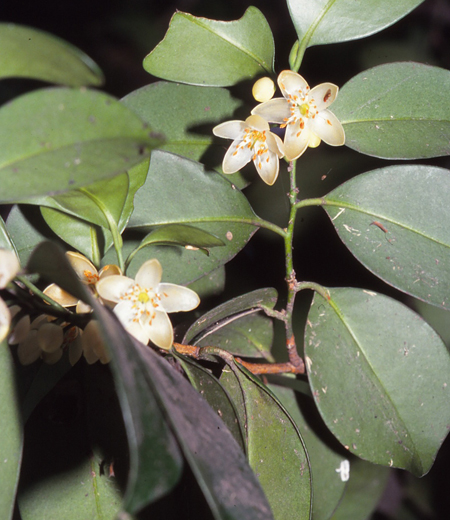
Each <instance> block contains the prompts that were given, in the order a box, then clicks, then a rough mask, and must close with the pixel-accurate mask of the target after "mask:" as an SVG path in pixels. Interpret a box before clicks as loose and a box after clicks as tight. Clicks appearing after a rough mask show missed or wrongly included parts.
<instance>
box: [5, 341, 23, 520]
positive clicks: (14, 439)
mask: <svg viewBox="0 0 450 520" xmlns="http://www.w3.org/2000/svg"><path fill="white" fill-rule="evenodd" d="M0 370H1V377H0V417H1V421H0V439H2V441H1V442H0V461H1V464H0V482H1V483H2V485H1V486H0V517H1V518H4V519H5V520H9V519H11V518H12V516H13V511H14V504H15V501H16V489H17V484H18V482H19V473H20V464H21V461H22V440H23V435H22V421H21V417H20V406H19V403H18V401H17V394H16V382H15V375H14V372H15V369H14V363H13V360H12V358H11V353H10V351H9V348H8V345H7V343H6V341H3V342H1V343H0Z"/></svg>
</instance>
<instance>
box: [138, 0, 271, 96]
mask: <svg viewBox="0 0 450 520" xmlns="http://www.w3.org/2000/svg"><path fill="white" fill-rule="evenodd" d="M274 52H275V49H274V43H273V36H272V32H271V30H270V27H269V24H268V23H267V20H266V19H265V18H264V15H263V14H262V13H261V11H259V9H257V8H256V7H249V8H248V9H247V11H246V12H245V13H244V16H243V17H242V18H241V19H239V20H235V21H232V22H222V21H216V20H209V19H207V18H198V17H196V16H192V15H191V14H188V13H183V12H180V11H178V12H176V13H175V14H174V15H173V17H172V20H171V21H170V26H169V30H168V31H167V34H166V36H165V37H164V39H163V40H162V42H161V43H159V44H158V45H157V46H156V47H155V49H153V51H152V52H151V53H150V54H149V55H148V56H146V58H145V59H144V69H145V70H146V71H147V72H149V73H150V74H153V75H154V76H157V77H159V78H163V79H167V80H170V81H179V82H180V83H189V84H192V85H200V86H214V87H226V86H230V85H234V84H236V83H238V82H239V81H242V80H244V79H251V78H253V77H254V76H257V75H258V74H270V73H271V72H272V70H273V60H274Z"/></svg>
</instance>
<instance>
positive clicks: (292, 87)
mask: <svg viewBox="0 0 450 520" xmlns="http://www.w3.org/2000/svg"><path fill="white" fill-rule="evenodd" d="M278 86H279V87H280V90H281V92H282V93H283V96H284V97H286V98H287V97H289V94H290V95H292V96H294V95H298V94H299V93H301V94H306V93H307V91H308V83H307V82H306V81H305V79H304V78H303V76H300V74H297V72H294V71H292V70H283V72H280V74H279V76H278Z"/></svg>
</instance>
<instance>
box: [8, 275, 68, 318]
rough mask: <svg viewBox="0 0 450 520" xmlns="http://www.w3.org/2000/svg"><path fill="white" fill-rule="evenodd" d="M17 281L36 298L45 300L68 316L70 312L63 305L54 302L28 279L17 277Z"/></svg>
mask: <svg viewBox="0 0 450 520" xmlns="http://www.w3.org/2000/svg"><path fill="white" fill-rule="evenodd" d="M16 279H17V280H19V281H20V282H21V283H23V285H25V287H26V288H27V289H29V290H30V291H31V292H32V293H33V294H35V295H36V296H39V298H41V299H42V300H44V301H45V302H46V303H48V304H49V305H50V306H51V307H53V308H54V309H55V310H56V311H58V312H64V313H65V314H68V313H69V311H68V310H67V309H65V308H64V307H63V306H62V305H60V304H59V303H57V302H55V300H52V298H50V297H49V296H47V295H46V294H44V293H43V292H42V291H41V290H39V289H38V288H37V287H36V286H35V285H34V284H33V283H32V282H30V280H28V278H26V277H25V276H22V275H18V276H16Z"/></svg>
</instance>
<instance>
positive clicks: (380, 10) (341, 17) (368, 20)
mask: <svg viewBox="0 0 450 520" xmlns="http://www.w3.org/2000/svg"><path fill="white" fill-rule="evenodd" d="M422 2H423V0H397V1H396V2H391V1H390V0H360V1H359V2H358V3H355V2H354V1H353V0H313V1H306V0H287V4H288V7H289V12H290V14H291V18H292V21H293V23H294V26H295V29H296V31H297V34H298V39H299V41H300V45H301V46H302V47H304V48H306V47H311V46H312V45H320V44H323V43H337V42H344V41H348V40H356V39H358V38H363V37H364V36H370V35H371V34H374V33H377V32H379V31H381V30H383V29H385V28H386V27H389V26H390V25H392V24H394V23H395V22H396V21H397V20H400V18H403V17H404V16H406V15H407V14H408V13H409V12H410V11H412V10H413V9H414V8H415V7H417V6H418V5H419V4H421V3H422Z"/></svg>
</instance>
